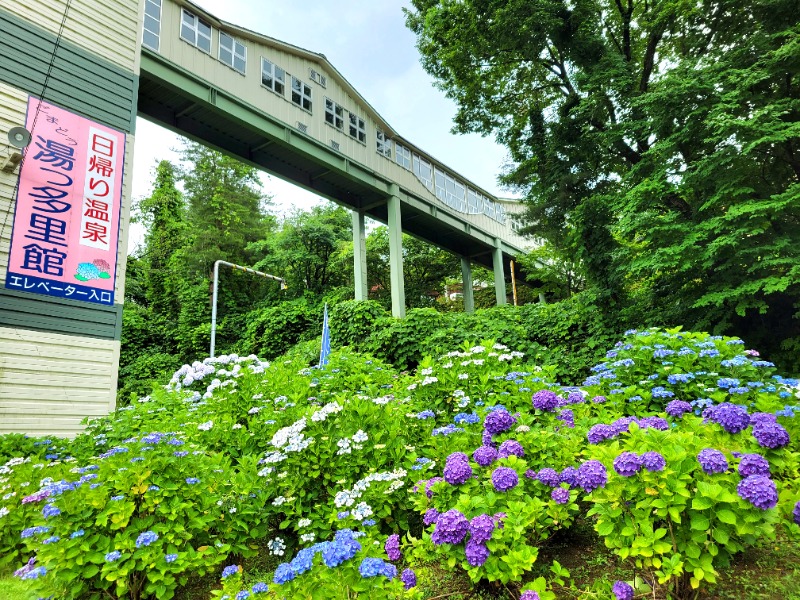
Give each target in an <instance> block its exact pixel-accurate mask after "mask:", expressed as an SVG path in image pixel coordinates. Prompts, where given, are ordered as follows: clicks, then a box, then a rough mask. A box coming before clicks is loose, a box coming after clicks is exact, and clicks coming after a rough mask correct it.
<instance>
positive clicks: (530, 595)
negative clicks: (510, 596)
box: [519, 590, 540, 600]
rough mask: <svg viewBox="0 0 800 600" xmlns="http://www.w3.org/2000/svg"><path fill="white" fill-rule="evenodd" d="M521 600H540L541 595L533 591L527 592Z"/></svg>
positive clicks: (523, 593)
mask: <svg viewBox="0 0 800 600" xmlns="http://www.w3.org/2000/svg"><path fill="white" fill-rule="evenodd" d="M519 600H540V598H539V594H537V593H536V592H534V591H533V590H525V591H524V592H522V595H521V596H520V597H519Z"/></svg>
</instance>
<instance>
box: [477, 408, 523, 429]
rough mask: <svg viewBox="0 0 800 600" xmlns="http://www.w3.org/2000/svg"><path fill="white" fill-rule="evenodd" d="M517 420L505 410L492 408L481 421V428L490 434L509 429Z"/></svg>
mask: <svg viewBox="0 0 800 600" xmlns="http://www.w3.org/2000/svg"><path fill="white" fill-rule="evenodd" d="M516 422H517V420H516V419H515V418H514V417H512V416H511V415H510V414H509V412H508V411H507V410H493V411H492V412H490V413H489V414H488V415H486V419H484V421H483V428H484V429H485V430H486V432H488V433H489V434H491V435H496V434H498V433H503V432H504V431H508V430H509V429H511V426H512V425H514V423H516Z"/></svg>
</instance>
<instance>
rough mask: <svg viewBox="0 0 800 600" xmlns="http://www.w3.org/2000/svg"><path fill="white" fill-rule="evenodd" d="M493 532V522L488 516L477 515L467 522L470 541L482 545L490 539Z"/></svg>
mask: <svg viewBox="0 0 800 600" xmlns="http://www.w3.org/2000/svg"><path fill="white" fill-rule="evenodd" d="M493 531H494V521H493V520H492V517H490V516H489V515H478V516H477V517H473V518H472V520H471V521H470V522H469V532H470V534H471V539H473V540H475V541H476V542H480V543H484V542H488V541H489V540H490V539H492V532H493Z"/></svg>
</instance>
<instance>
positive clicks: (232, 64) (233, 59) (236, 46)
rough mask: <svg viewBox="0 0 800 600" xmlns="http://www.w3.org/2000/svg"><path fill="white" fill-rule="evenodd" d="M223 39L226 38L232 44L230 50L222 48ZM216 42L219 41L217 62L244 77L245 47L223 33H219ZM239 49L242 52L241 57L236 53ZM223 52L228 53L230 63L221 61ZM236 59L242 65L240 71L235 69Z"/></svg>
mask: <svg viewBox="0 0 800 600" xmlns="http://www.w3.org/2000/svg"><path fill="white" fill-rule="evenodd" d="M223 37H225V38H228V39H229V40H230V41H231V44H232V47H231V48H228V47H223V45H222V40H223ZM218 40H219V43H218V44H217V60H218V61H219V62H221V63H222V64H223V65H225V66H226V67H230V68H231V69H233V70H234V71H236V72H237V73H240V74H242V75H244V74H245V73H246V71H247V46H245V45H244V44H243V43H241V42H240V41H239V40H237V39H236V38H235V37H233V36H232V35H231V34H229V33H226V32H224V31H220V32H219V36H218ZM239 48H241V49H242V51H243V54H242V55H239V54H238V53H237V52H236V51H237V50H238V49H239ZM223 50H224V51H225V52H229V53H230V55H231V62H227V61H225V60H223V59H222V51H223ZM237 58H239V59H241V61H242V63H243V65H242V68H241V69H239V68H237V67H236V59H237Z"/></svg>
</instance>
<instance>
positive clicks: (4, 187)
mask: <svg viewBox="0 0 800 600" xmlns="http://www.w3.org/2000/svg"><path fill="white" fill-rule="evenodd" d="M27 101H28V94H26V93H25V92H22V91H20V90H18V89H16V88H13V87H11V86H8V85H5V84H3V83H0V132H3V134H2V135H0V162H4V161H5V158H6V157H7V156H10V155H11V154H12V153H13V152H18V150H17V149H16V148H13V147H12V146H10V145H9V144H8V138H7V137H6V135H5V132H7V131H8V130H9V129H11V128H12V127H16V126H19V125H22V126H24V125H25V105H26V102H27ZM18 177H19V167H17V169H16V170H15V171H14V172H13V173H6V172H4V171H0V286H2V285H3V284H4V283H5V280H6V271H7V270H8V251H9V245H10V243H11V228H12V226H13V225H14V206H13V203H14V200H13V198H14V190H15V188H16V185H17V178H18Z"/></svg>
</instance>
